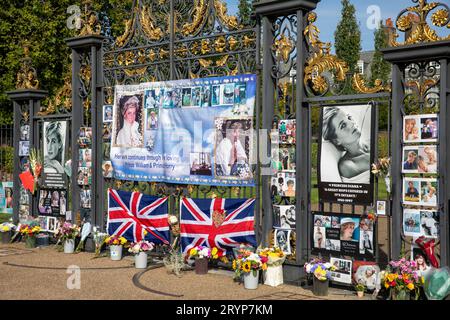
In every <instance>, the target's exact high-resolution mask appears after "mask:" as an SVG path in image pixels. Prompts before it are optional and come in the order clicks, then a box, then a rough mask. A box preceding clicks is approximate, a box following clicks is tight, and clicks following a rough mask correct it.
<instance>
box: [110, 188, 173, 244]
mask: <svg viewBox="0 0 450 320" xmlns="http://www.w3.org/2000/svg"><path fill="white" fill-rule="evenodd" d="M167 219H168V205H167V197H165V198H157V197H152V196H148V195H144V194H142V193H139V192H126V191H118V190H113V189H108V233H109V234H110V235H118V236H122V237H124V238H125V239H127V240H128V241H133V242H136V241H141V240H143V239H145V240H147V241H151V242H153V243H155V244H160V243H164V244H169V222H168V220H167Z"/></svg>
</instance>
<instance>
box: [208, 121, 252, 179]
mask: <svg viewBox="0 0 450 320" xmlns="http://www.w3.org/2000/svg"><path fill="white" fill-rule="evenodd" d="M215 122H216V138H215V144H214V163H215V170H214V173H215V176H216V177H217V178H222V179H226V178H227V177H236V176H238V177H240V178H242V179H252V177H253V174H252V171H251V167H250V159H252V155H251V154H250V150H251V147H250V146H251V145H252V143H253V141H252V140H253V123H252V119H251V118H246V119H227V118H216V120H215Z"/></svg>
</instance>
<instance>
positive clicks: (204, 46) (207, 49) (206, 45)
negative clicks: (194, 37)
mask: <svg viewBox="0 0 450 320" xmlns="http://www.w3.org/2000/svg"><path fill="white" fill-rule="evenodd" d="M201 51H202V54H207V53H209V52H211V47H210V45H209V40H208V39H203V40H202V49H201Z"/></svg>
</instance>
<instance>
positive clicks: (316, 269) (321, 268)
mask: <svg viewBox="0 0 450 320" xmlns="http://www.w3.org/2000/svg"><path fill="white" fill-rule="evenodd" d="M333 270H335V267H334V266H333V265H332V264H331V263H329V262H325V263H323V262H322V261H321V260H312V261H311V262H310V263H306V264H305V271H306V273H308V274H312V275H313V293H314V295H316V296H327V295H328V287H329V285H330V278H331V271H333Z"/></svg>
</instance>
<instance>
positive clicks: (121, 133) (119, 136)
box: [112, 92, 144, 148]
mask: <svg viewBox="0 0 450 320" xmlns="http://www.w3.org/2000/svg"><path fill="white" fill-rule="evenodd" d="M143 96H144V94H143V93H142V92H140V93H136V94H126V95H121V96H120V95H119V96H118V97H117V99H116V104H115V105H114V113H113V136H112V144H113V146H114V147H121V148H142V147H143V146H144V112H143V110H144V108H143V107H142V104H143Z"/></svg>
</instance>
